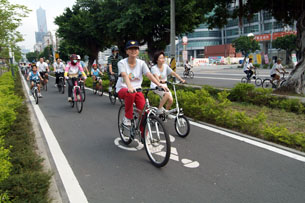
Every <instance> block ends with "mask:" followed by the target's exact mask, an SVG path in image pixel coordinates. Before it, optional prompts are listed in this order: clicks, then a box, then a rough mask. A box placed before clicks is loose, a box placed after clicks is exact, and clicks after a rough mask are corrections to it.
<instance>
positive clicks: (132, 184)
mask: <svg viewBox="0 0 305 203" xmlns="http://www.w3.org/2000/svg"><path fill="white" fill-rule="evenodd" d="M49 84H54V80H53V79H51V80H50V83H49ZM49 86H50V85H49ZM42 93H43V96H44V98H43V99H41V100H40V102H39V107H40V108H41V111H42V112H43V114H44V115H45V117H46V119H47V121H48V123H49V125H50V127H51V129H52V131H53V133H54V135H55V136H56V139H57V141H58V143H59V145H60V147H61V149H62V151H63V152H64V154H65V156H66V158H67V160H68V162H69V164H70V166H71V168H72V170H73V172H74V174H75V176H76V178H77V180H78V182H79V184H80V186H81V188H82V190H83V191H84V193H85V195H86V197H87V199H88V201H89V202H157V201H158V202H303V200H304V197H305V194H304V188H305V180H304V177H305V164H304V162H301V161H298V160H295V159H291V158H289V157H286V156H283V155H280V154H278V153H275V152H272V151H269V150H266V149H262V148H259V147H257V146H254V145H251V144H249V143H245V142H242V141H240V140H236V139H232V138H230V137H226V136H223V135H221V134H218V133H215V132H211V131H209V130H206V129H202V128H200V127H197V126H194V125H191V133H190V135H189V136H188V137H187V138H185V139H184V138H180V137H178V136H177V135H176V134H175V131H174V129H173V121H168V122H167V123H166V126H167V128H168V130H169V132H170V134H171V135H172V136H171V140H172V156H171V160H170V161H169V163H168V165H167V166H166V167H164V168H161V169H157V168H155V167H154V166H153V165H152V164H150V162H149V159H148V157H147V156H146V153H145V150H144V149H142V150H132V149H130V148H129V150H126V149H123V148H122V147H120V146H122V144H121V143H120V141H119V140H118V139H117V138H118V137H119V134H118V129H117V113H118V109H119V105H118V104H116V105H114V106H113V105H111V104H110V102H109V99H108V97H105V96H103V97H99V96H97V95H93V94H92V92H89V91H87V93H88V94H87V98H86V102H85V103H84V109H83V112H82V113H81V114H79V113H77V111H76V109H75V108H71V107H70V106H69V103H68V102H67V96H66V94H65V95H62V94H59V93H58V92H57V89H56V88H53V87H50V88H49V89H48V92H42ZM133 146H135V143H134V144H133ZM138 148H140V147H138ZM133 149H135V148H133ZM190 166H191V167H190Z"/></svg>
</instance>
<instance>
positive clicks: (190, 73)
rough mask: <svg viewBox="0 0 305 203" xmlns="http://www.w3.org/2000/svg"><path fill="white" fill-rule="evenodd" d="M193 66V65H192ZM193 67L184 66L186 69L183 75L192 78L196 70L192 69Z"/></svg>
mask: <svg viewBox="0 0 305 203" xmlns="http://www.w3.org/2000/svg"><path fill="white" fill-rule="evenodd" d="M190 67H191V68H192V66H190ZM191 68H189V67H187V66H184V71H183V77H184V78H186V77H188V76H189V77H190V78H194V72H193V71H191Z"/></svg>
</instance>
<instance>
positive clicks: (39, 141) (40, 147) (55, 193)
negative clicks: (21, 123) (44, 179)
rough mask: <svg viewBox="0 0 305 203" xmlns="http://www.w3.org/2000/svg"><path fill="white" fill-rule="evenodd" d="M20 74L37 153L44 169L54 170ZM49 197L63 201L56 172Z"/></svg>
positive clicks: (52, 178)
mask: <svg viewBox="0 0 305 203" xmlns="http://www.w3.org/2000/svg"><path fill="white" fill-rule="evenodd" d="M19 75H20V78H21V83H22V89H23V93H24V95H25V97H26V99H25V102H26V103H27V107H28V109H29V113H30V119H31V123H32V127H33V132H34V134H35V140H36V147H37V149H36V153H37V154H38V155H39V156H40V157H42V158H43V163H42V164H43V170H44V171H45V172H50V171H51V172H52V173H54V172H53V168H52V166H51V162H50V159H49V156H48V153H47V151H46V148H47V146H46V145H45V142H44V138H43V133H42V132H41V129H40V125H39V123H38V120H37V117H36V114H35V112H34V110H33V106H32V105H31V102H30V97H29V95H28V93H27V92H26V89H25V84H24V82H23V75H22V74H21V72H20V70H19ZM48 194H49V198H50V199H51V201H52V202H54V203H62V202H63V201H62V198H61V195H60V192H59V189H58V186H57V184H56V180H55V177H54V174H52V177H51V180H50V187H49V191H48Z"/></svg>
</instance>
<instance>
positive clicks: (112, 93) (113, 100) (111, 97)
mask: <svg viewBox="0 0 305 203" xmlns="http://www.w3.org/2000/svg"><path fill="white" fill-rule="evenodd" d="M109 100H110V103H111V104H113V105H115V102H116V96H115V92H114V91H111V92H109Z"/></svg>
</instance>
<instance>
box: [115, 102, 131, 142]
mask: <svg viewBox="0 0 305 203" xmlns="http://www.w3.org/2000/svg"><path fill="white" fill-rule="evenodd" d="M124 117H125V105H121V107H120V110H119V114H118V128H119V133H120V137H121V140H122V142H123V143H124V144H125V145H129V144H130V143H131V141H132V139H131V137H130V128H128V127H126V126H124V125H123V124H122V122H123V118H124Z"/></svg>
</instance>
